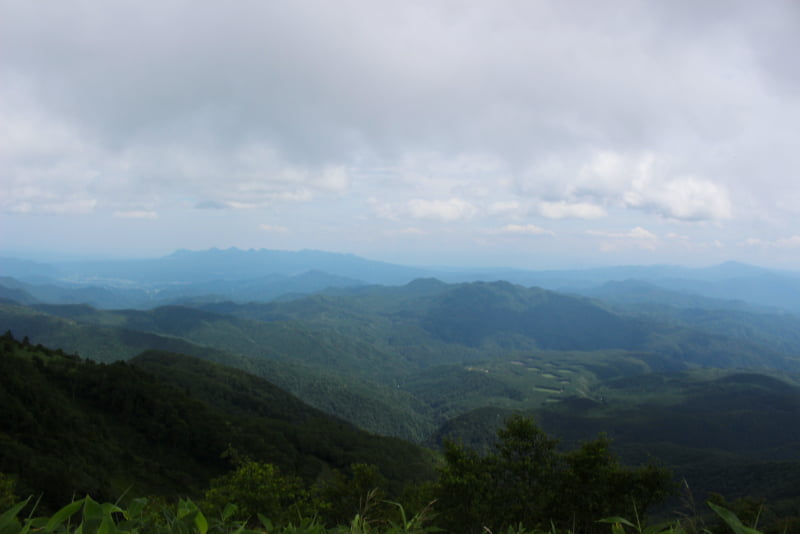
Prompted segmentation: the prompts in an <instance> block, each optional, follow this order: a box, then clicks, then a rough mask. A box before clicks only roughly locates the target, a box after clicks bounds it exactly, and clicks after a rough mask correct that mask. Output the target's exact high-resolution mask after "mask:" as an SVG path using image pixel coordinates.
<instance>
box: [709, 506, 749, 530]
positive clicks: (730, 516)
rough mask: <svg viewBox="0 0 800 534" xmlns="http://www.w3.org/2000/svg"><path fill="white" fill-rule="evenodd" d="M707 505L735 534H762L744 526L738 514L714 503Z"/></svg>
mask: <svg viewBox="0 0 800 534" xmlns="http://www.w3.org/2000/svg"><path fill="white" fill-rule="evenodd" d="M706 504H708V506H709V507H711V509H712V510H714V512H716V514H717V515H718V516H720V517H721V518H722V520H723V521H725V523H727V524H728V526H729V527H731V530H733V532H734V533H735V534H761V533H760V532H759V531H758V530H756V529H754V528H750V527H747V526H745V525H743V524H742V522H741V521H740V520H739V518H738V517H736V514H734V513H733V512H731V511H730V510H728V509H727V508H723V507H722V506H719V505H716V504H714V503H713V502H707V503H706Z"/></svg>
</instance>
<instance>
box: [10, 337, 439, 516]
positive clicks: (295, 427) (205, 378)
mask: <svg viewBox="0 0 800 534" xmlns="http://www.w3.org/2000/svg"><path fill="white" fill-rule="evenodd" d="M0 351H2V352H1V353H0V366H1V367H2V368H1V369H0V396H2V399H0V405H1V406H3V409H2V410H1V411H0V417H2V433H0V441H1V443H0V445H1V446H0V472H3V473H6V474H11V475H14V476H15V477H17V478H18V484H19V486H20V489H21V490H22V491H25V492H38V491H40V490H41V489H43V488H46V489H47V492H48V493H47V495H46V496H45V502H47V503H59V502H63V501H64V500H67V499H69V497H70V495H72V494H73V492H77V493H78V494H80V493H85V492H91V493H92V494H93V495H97V496H98V497H100V498H106V499H111V500H113V499H115V498H117V497H119V496H120V495H121V494H122V493H124V492H125V491H128V490H133V491H134V492H135V493H137V494H146V493H157V494H160V495H187V494H192V493H195V494H196V492H197V491H198V490H200V489H202V488H204V487H207V484H208V482H209V480H210V479H211V478H212V477H215V476H219V475H221V474H222V473H224V472H226V471H228V470H229V469H230V462H229V460H227V459H226V458H224V457H223V453H224V452H225V451H226V450H228V449H229V448H230V447H233V449H235V451H236V454H239V455H246V456H249V457H252V458H258V459H259V460H260V461H268V462H270V463H273V464H274V465H276V466H279V467H280V468H281V470H282V471H283V472H286V473H295V474H297V475H299V476H301V477H303V478H304V479H306V480H307V481H313V480H315V479H317V478H318V477H320V476H324V475H325V473H327V472H329V470H330V469H332V468H337V469H348V468H349V466H350V464H352V463H357V462H362V463H368V464H373V465H376V466H378V468H379V469H380V471H381V473H382V474H383V475H384V476H385V477H387V479H388V480H389V481H390V486H391V488H393V489H394V490H396V491H399V490H400V488H401V487H402V485H403V484H404V483H406V482H411V481H414V480H421V479H426V478H431V477H432V476H433V464H432V456H431V455H430V453H429V452H427V451H425V450H423V449H421V448H419V447H417V446H415V445H411V444H409V443H407V442H404V441H401V440H398V439H395V438H385V437H379V436H375V435H371V434H368V433H366V432H364V431H361V430H358V429H357V428H355V427H354V426H352V425H351V424H349V423H347V422H345V421H343V420H341V419H337V418H334V417H331V416H330V415H327V414H324V413H323V412H321V411H319V410H316V409H313V408H311V407H309V406H307V405H306V404H304V403H302V402H301V401H300V400H298V399H297V398H296V397H294V396H292V395H290V394H288V393H286V392H284V391H282V390H280V389H279V388H277V387H276V386H274V385H273V384H271V383H269V382H266V381H264V380H263V379H260V378H257V377H254V376H252V375H248V374H246V373H244V372H242V371H239V370H236V369H232V368H229V367H223V366H220V365H217V364H213V363H210V362H206V361H203V360H200V359H197V358H193V357H189V356H183V355H177V354H172V353H164V352H156V351H149V352H146V353H144V354H142V355H140V356H137V357H136V358H133V359H132V360H130V361H129V362H127V363H125V362H116V363H113V364H98V363H94V362H93V361H91V360H82V359H80V358H78V357H76V356H70V355H67V354H65V353H64V352H62V351H61V350H57V351H54V350H50V349H47V348H45V347H42V346H34V345H31V344H30V343H28V342H27V340H23V341H17V340H15V339H14V338H13V337H12V336H11V335H10V334H6V335H5V336H3V338H2V340H0Z"/></svg>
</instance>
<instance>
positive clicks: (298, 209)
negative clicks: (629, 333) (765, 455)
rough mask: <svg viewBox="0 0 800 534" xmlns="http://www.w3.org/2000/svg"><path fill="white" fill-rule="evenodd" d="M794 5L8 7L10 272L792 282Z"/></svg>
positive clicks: (797, 264) (10, 0) (796, 250)
mask: <svg viewBox="0 0 800 534" xmlns="http://www.w3.org/2000/svg"><path fill="white" fill-rule="evenodd" d="M798 51H800V2H797V1H795V0H787V1H785V2H783V1H777V0H776V1H773V0H766V1H764V2H753V1H750V0H743V1H740V2H737V1H720V2H715V1H703V2H696V1H659V2H657V1H652V2H644V1H641V2H640V1H624V0H620V1H614V0H611V1H608V2H596V1H588V0H587V1H566V2H565V1H562V0H558V1H555V0H554V1H552V2H548V1H527V0H525V1H497V0H492V1H491V2H490V1H480V2H468V1H453V2H449V1H440V2H436V1H430V0H426V1H419V2H415V1H391V2H390V1H373V0H368V1H367V0H364V1H347V0H343V1H335V2H331V1H310V2H308V1H296V0H292V1H286V2H282V1H263V0H258V1H256V0H252V1H251V0H237V1H235V2H211V1H207V2H206V1H197V0H191V1H190V0H186V1H179V0H159V1H158V2H142V1H141V0H136V1H126V0H122V1H100V0H97V1H79V0H78V1H70V2H63V1H60V0H41V1H21V0H0V181H1V182H2V183H1V185H2V187H0V254H2V255H17V256H29V257H43V256H44V255H46V254H59V255H71V256H76V255H83V254H88V255H92V256H102V255H112V256H125V257H143V256H160V255H164V254H168V253H170V252H171V251H173V250H174V249H177V248H188V249H206V248H210V247H220V248H227V247H230V246H235V247H239V248H275V249H290V250H295V249H303V248H313V249H321V250H329V251H336V252H352V253H356V254H359V255H362V256H366V257H369V258H374V259H383V260H387V261H393V262H401V263H413V264H431V265H433V264H437V265H447V264H451V265H456V264H465V263H468V264H470V265H485V266H490V265H510V266H517V267H529V268H544V267H560V266H564V267H566V266H578V265H599V264H619V263H637V264H652V263H679V264H690V265H706V264H711V263H715V262H719V261H724V260H728V259H734V260H741V261H746V262H750V263H755V264H761V265H774V266H782V267H788V268H795V269H800V59H798Z"/></svg>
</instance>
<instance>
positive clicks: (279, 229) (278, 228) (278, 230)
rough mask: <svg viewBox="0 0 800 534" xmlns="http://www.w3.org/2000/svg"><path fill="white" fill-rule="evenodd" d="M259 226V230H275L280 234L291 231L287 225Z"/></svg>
mask: <svg viewBox="0 0 800 534" xmlns="http://www.w3.org/2000/svg"><path fill="white" fill-rule="evenodd" d="M258 228H259V230H262V231H264V232H274V233H278V234H285V233H287V232H288V231H289V229H288V228H286V227H285V226H279V225H274V224H259V225H258Z"/></svg>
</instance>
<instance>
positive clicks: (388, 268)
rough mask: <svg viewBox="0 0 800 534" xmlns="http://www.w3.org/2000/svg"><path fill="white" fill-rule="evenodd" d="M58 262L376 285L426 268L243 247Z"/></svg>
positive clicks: (77, 270)
mask: <svg viewBox="0 0 800 534" xmlns="http://www.w3.org/2000/svg"><path fill="white" fill-rule="evenodd" d="M58 267H59V269H60V270H61V271H63V272H65V273H68V274H72V275H74V276H83V277H85V278H87V279H91V278H96V279H108V280H112V279H114V280H131V281H136V282H139V283H151V284H164V283H198V282H212V281H219V280H227V281H230V280H247V279H258V278H262V277H265V276H268V275H283V276H296V275H299V274H302V273H305V272H308V271H320V272H325V273H328V274H330V275H334V276H341V277H346V278H349V279H356V280H361V281H364V282H366V283H372V284H398V283H405V282H408V281H409V280H411V279H413V278H416V277H418V276H419V275H420V274H422V273H423V271H422V270H420V269H415V268H411V267H403V266H400V265H393V264H390V263H383V262H379V261H373V260H367V259H364V258H360V257H358V256H355V255H353V254H338V253H333V252H321V251H317V250H301V251H297V252H292V251H284V250H266V249H259V250H255V249H250V250H240V249H237V248H229V249H226V250H220V249H216V248H212V249H210V250H205V251H189V250H178V251H176V252H174V253H172V254H170V255H169V256H165V257H163V258H157V259H148V260H130V261H123V260H117V261H105V262H98V261H93V262H81V263H63V264H59V265H58Z"/></svg>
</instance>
